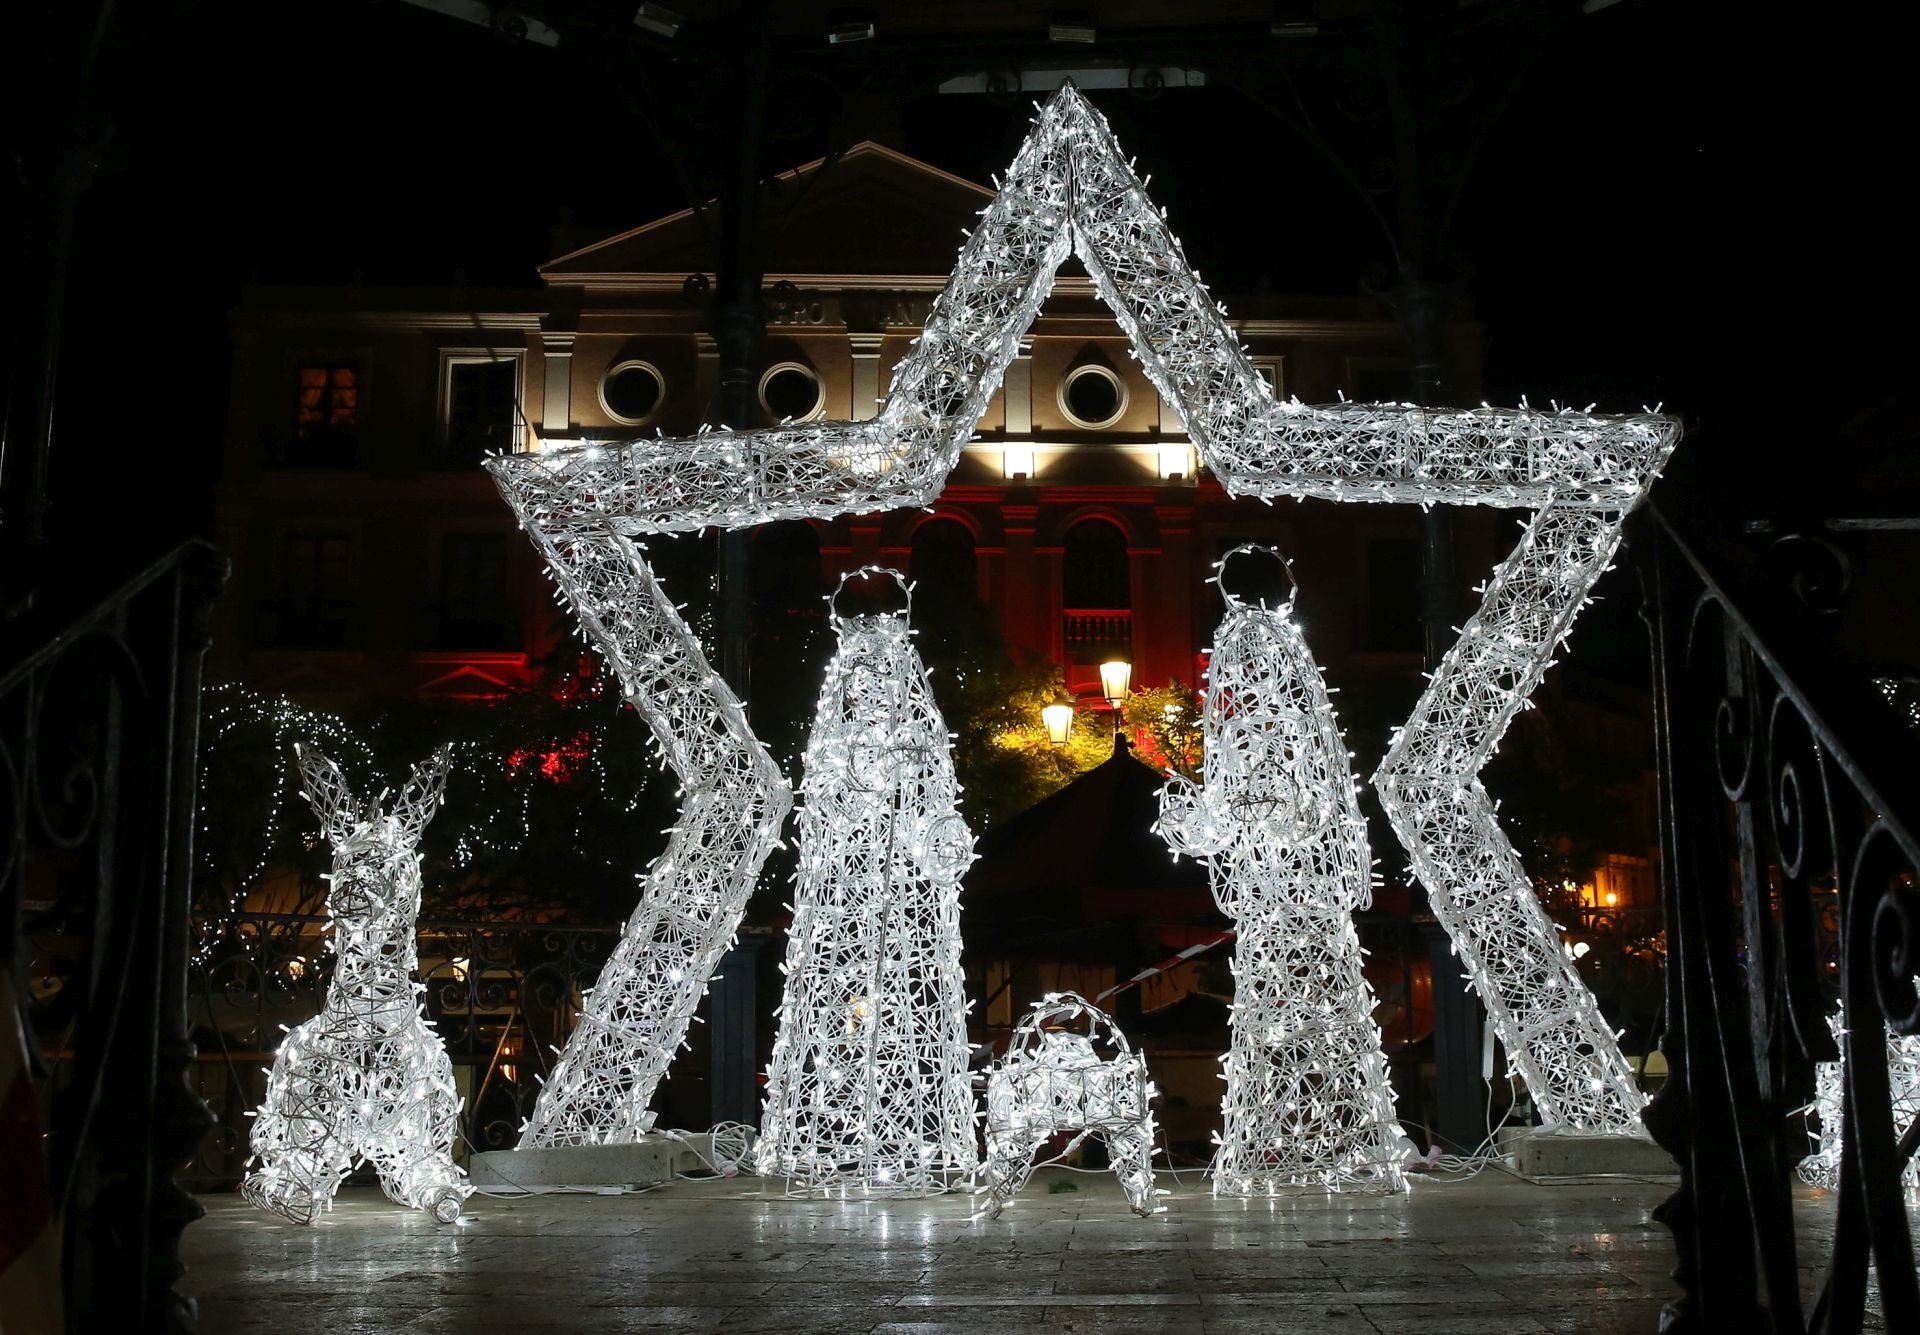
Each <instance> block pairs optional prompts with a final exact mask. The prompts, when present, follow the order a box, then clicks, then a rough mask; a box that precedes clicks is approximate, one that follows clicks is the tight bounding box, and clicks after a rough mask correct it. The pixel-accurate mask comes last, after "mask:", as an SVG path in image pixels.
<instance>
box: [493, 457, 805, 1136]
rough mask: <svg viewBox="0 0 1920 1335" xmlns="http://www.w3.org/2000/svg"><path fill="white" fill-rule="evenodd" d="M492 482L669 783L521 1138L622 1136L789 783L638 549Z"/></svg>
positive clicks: (749, 883)
mask: <svg viewBox="0 0 1920 1335" xmlns="http://www.w3.org/2000/svg"><path fill="white" fill-rule="evenodd" d="M503 490H505V491H506V492H507V497H508V500H509V501H511V502H512V503H513V504H514V508H515V509H516V511H518V512H519V514H520V516H521V520H522V523H523V524H524V525H525V526H526V527H527V528H528V529H529V530H530V531H531V532H532V533H533V535H534V540H535V542H536V543H538V544H539V545H540V547H541V549H542V550H543V552H544V553H545V555H546V557H547V567H548V569H549V570H550V571H551V572H552V573H553V576H554V578H555V580H556V581H557V582H558V584H559V586H560V590H561V594H562V597H563V598H564V599H565V600H566V601H568V602H570V603H571V604H572V606H573V609H574V612H575V614H576V615H577V616H578V617H579V618H580V623H581V625H582V627H583V628H584V629H585V631H586V633H587V636H588V638H589V639H590V640H591V641H592V642H593V644H594V646H595V648H597V649H598V650H599V651H600V653H601V654H602V655H603V656H604V657H605V659H606V661H607V663H608V665H609V666H610V667H611V668H612V669H613V672H614V674H615V676H616V677H617V678H618V679H619V681H620V685H621V689H622V691H623V692H624V693H625V695H626V698H627V699H628V700H629V701H630V702H632V704H633V706H634V708H635V709H637V710H638V711H639V712H640V715H641V717H643V718H644V719H645V720H646V722H647V727H648V728H649V729H650V730H651V732H652V735H653V739H654V742H655V744H656V745H657V746H658V747H659V748H660V751H661V754H662V757H663V758H664V759H665V761H666V763H667V764H668V765H669V766H670V767H671V768H672V769H673V772H674V774H675V775H676V776H677V777H678V778H679V780H680V784H681V808H680V818H679V820H678V821H676V822H675V824H674V826H673V828H672V830H671V831H670V833H669V838H668V840H667V847H666V850H665V851H664V852H662V853H661V854H660V856H659V857H657V858H655V859H654V861H653V865H652V866H651V867H649V868H648V869H647V874H646V876H645V877H644V878H643V882H642V889H641V897H640V904H639V907H638V908H636V909H635V910H634V912H633V916H632V917H631V918H630V919H629V920H628V921H627V925H626V929H625V930H624V931H623V932H622V934H621V937H620V943H619V945H618V946H616V947H615V949H614V952H613V955H612V957H611V958H609V959H608V961H607V963H606V966H605V967H604V968H602V969H601V971H600V977H599V979H598V981H596V982H595V984H594V986H593V988H592V989H591V990H590V991H589V992H588V993H587V995H586V1000H585V1009H584V1011H583V1013H582V1014H581V1016H580V1022H579V1025H578V1026H577V1027H576V1028H575V1030H574V1032H573V1036H572V1037H571V1038H570V1039H569V1040H568V1041H567V1046H566V1049H565V1050H564V1051H563V1052H562V1053H561V1056H560V1059H559V1061H558V1062H557V1063H556V1064H555V1066H554V1069H553V1073H552V1074H551V1076H549V1077H548V1079H547V1081H546V1084H545V1086H544V1088H542V1090H541V1092H540V1098H539V1100H538V1101H537V1103H536V1104H535V1105H534V1111H533V1116H532V1118H531V1119H530V1120H529V1122H528V1124H527V1127H526V1131H525V1134H524V1135H523V1136H522V1138H521V1143H522V1144H523V1145H529V1146H545V1145H601V1144H622V1143H629V1142H632V1141H634V1140H636V1139H638V1138H639V1137H640V1136H641V1135H643V1134H644V1133H645V1132H646V1131H647V1130H648V1129H649V1128H650V1127H651V1125H652V1117H651V1114H650V1113H648V1111H647V1104H648V1103H649V1102H650V1101H651V1100H652V1098H653V1092H654V1089H655V1088H656V1087H657V1086H658V1085H659V1083H660V1079H661V1077H662V1076H663V1075H665V1074H666V1070H667V1066H668V1064H669V1063H670V1062H671V1061H672V1059H673V1055H674V1053H675V1052H676V1051H678V1049H679V1048H680V1046H681V1044H682V1043H683V1042H684V1041H685V1037H686V1032H687V1026H688V1024H689V1023H691V1021H692V1019H693V1014H694V1011H695V1010H696V1009H697V1008H698V1007H699V1004H700V998H701V996H702V995H703V994H704V992H705V991H706V987H707V981H708V979H709V978H711V977H712V974H713V970H714V968H715V966H717V965H718V964H719V962H720V957H721V956H722V955H723V954H724V953H725V952H726V949H727V947H728V945H729V944H730V943H731V942H732V941H733V939H734V936H735V934H736V933H737V932H738V931H739V927H740V919H741V916H742V915H743V914H744V913H745V912H746V906H747V900H748V898H749V897H750V896H751V895H752V893H753V886H754V881H755V879H756V878H757V877H758V875H759V873H760V867H761V865H762V864H763V863H764V862H765V861H766V858H767V855H768V854H769V853H770V852H772V850H773V846H774V844H775V843H777V842H778V840H779V837H780V827H781V824H782V823H783V822H784V821H785V820H786V815H787V810H788V808H789V807H790V806H791V804H792V796H791V794H790V792H789V790H788V788H787V782H786V779H785V777H784V776H783V775H782V774H781V773H780V768H779V766H778V765H777V764H775V763H774V760H773V758H772V757H771V756H770V755H768V754H767V751H766V748H765V747H763V746H762V745H761V744H760V742H759V740H758V739H757V738H756V737H755V736H754V735H753V730H752V729H751V728H750V727H749V726H748V724H747V719H746V713H745V711H744V710H742V709H741V707H740V702H739V701H738V700H737V699H736V698H735V697H734V695H733V692H732V691H730V690H728V689H727V686H726V683H725V682H723V681H722V680H721V679H720V677H719V675H718V674H717V673H715V672H714V671H713V670H712V669H711V668H710V667H708V666H707V661H706V657H705V655H704V654H703V653H702V652H701V649H700V643H699V641H698V640H697V639H696V638H695V637H694V635H693V632H692V631H690V630H689V629H688V628H687V625H686V623H685V622H684V621H683V620H681V617H680V614H679V612H678V611H677V610H676V609H675V607H674V605H673V603H672V601H671V600H670V599H669V598H668V597H667V594H666V591H665V590H664V589H663V588H662V587H661V585H660V582H659V581H658V580H657V579H656V578H655V577H654V574H653V571H652V570H651V569H650V568H649V567H648V565H647V563H646V560H645V557H644V553H643V552H642V550H641V549H640V547H639V546H638V545H637V544H636V543H634V542H632V541H631V540H629V539H626V538H623V537H619V536H617V535H614V534H610V533H605V532H601V533H593V532H590V531H584V532H564V533H558V534H556V533H553V532H552V531H550V530H549V529H547V528H546V527H545V526H543V524H542V523H541V522H540V518H539V512H538V510H537V505H538V502H537V500H536V499H535V498H531V497H526V496H522V495H520V494H519V493H517V492H515V491H513V490H511V489H510V488H508V487H507V486H506V485H505V483H504V482H503Z"/></svg>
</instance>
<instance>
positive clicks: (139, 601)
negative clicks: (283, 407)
mask: <svg viewBox="0 0 1920 1335" xmlns="http://www.w3.org/2000/svg"><path fill="white" fill-rule="evenodd" d="M226 570H227V563H226V559H225V558H224V557H222V556H221V555H220V554H219V553H218V552H216V551H215V550H214V549H213V548H212V547H209V546H208V545H206V544H205V543H201V542H191V543H187V544H185V545H184V546H181V547H179V548H177V549H175V550H174V551H172V552H170V553H169V554H168V555H166V556H165V557H163V558H162V559H161V560H159V561H157V562H155V563H154V564H153V565H151V566H149V567H148V568H147V569H145V570H144V571H142V572H141V573H140V574H138V575H137V576H135V577H134V578H133V579H130V580H127V581H125V582H123V583H120V584H118V585H105V586H101V587H96V588H94V589H92V590H89V591H86V592H83V593H81V594H80V595H79V596H76V597H72V598H62V597H59V596H58V595H57V594H49V596H47V599H46V601H45V602H44V603H42V604H41V605H40V606H38V607H35V608H33V609H32V610H29V611H27V612H26V613H24V614H22V615H20V616H18V617H17V618H16V619H14V620H13V621H11V622H10V623H8V624H6V625H5V626H3V627H0V632H3V634H0V644H4V645H5V646H6V651H5V657H4V658H0V985H7V986H11V987H13V988H14V997H13V998H12V1000H13V1001H14V1002H15V1004H16V1005H17V1008H18V1009H19V1010H20V1011H21V1012H23V1013H24V1015H25V1017H26V1019H27V1023H28V1026H29V1032H30V1034H31V1036H32V1038H33V1039H35V1040H36V1042H35V1043H34V1045H33V1048H34V1050H33V1051H32V1052H31V1054H30V1060H31V1062H32V1063H33V1079H32V1084H33V1087H34V1093H35V1095H36V1099H37V1102H38V1103H39V1105H40V1109H41V1113H42V1116H43V1119H44V1125H45V1126H46V1128H47V1138H46V1141H45V1150H46V1156H45V1157H46V1163H45V1165H44V1167H43V1166H42V1165H41V1164H40V1163H37V1162H32V1161H30V1159H28V1158H22V1157H20V1155H19V1153H18V1152H17V1151H16V1153H15V1154H13V1155H10V1156H9V1160H8V1162H7V1163H6V1164H5V1165H4V1166H0V1183H4V1185H3V1186H0V1212H11V1211H14V1210H17V1209H18V1210H25V1209H29V1208H30V1207H31V1206H32V1202H33V1200H34V1198H35V1196H36V1194H37V1193H35V1192H34V1191H33V1190H31V1188H30V1186H29V1184H28V1181H27V1179H28V1177H29V1175H32V1176H33V1177H35V1178H43V1175H44V1178H50V1179H51V1181H50V1186H51V1190H52V1211H53V1215H52V1217H53V1218H54V1219H55V1220H57V1221H58V1223H59V1226H60V1227H61V1230H62V1233H63V1237H62V1248H61V1251H62V1271H63V1273H62V1276H61V1279H62V1288H63V1290H64V1293H65V1304H66V1320H67V1328H68V1329H69V1330H73V1331H96V1330H140V1331H182V1330H190V1329H192V1327H193V1323H194V1308H193V1303H192V1301H191V1300H190V1299H188V1298H185V1297H182V1296H181V1295H180V1294H178V1293H176V1292H175V1291H174V1288H173V1286H174V1283H175V1282H176V1281H177V1280H178V1279H179V1277H180V1275H181V1266H180V1260H179V1238H180V1231H181V1230H182V1229H183V1228H184V1227H185V1226H186V1225H187V1224H188V1223H190V1222H191V1221H192V1220H194V1219H196V1218H198V1217H199V1214H200V1208H199V1206H198V1205H197V1204H196V1203H195V1202H194V1200H193V1198H192V1197H191V1196H189V1195H187V1194H186V1193H185V1192H183V1191H182V1190H181V1189H180V1188H179V1186H178V1185H177V1184H176V1183H175V1180H174V1173H175V1170H176V1169H177V1168H178V1167H179V1165H180V1164H182V1163H183V1162H185V1161H186V1160H187V1159H188V1158H190V1157H191V1156H192V1155H193V1154H194V1152H195V1150H196V1147H197V1146H198V1144H199V1141H200V1137H201V1135H202V1133H203V1132H204V1131H205V1129H206V1126H207V1120H208V1118H207V1110H206V1108H205V1106H204V1105H202V1104H201V1103H200V1101H199V1100H198V1099H196V1098H194V1097H193V1096H192V1094H191V1093H190V1092H189V1090H188V1086H187V1080H186V1074H187V1070H188V1068H189V1067H190V1066H191V1064H192V1058H193V1051H192V1048H191V1046H190V1045H189V1043H188V1039H187V1025H186V1001H187V999H186V989H185V980H186V961H187V953H188V943H189V937H188V904H189V900H188V896H189V892H190V882H191V879H192V876H191V874H192V868H193V828H194V823H193V816H194V805H195V802H194V777H195V774H194V771H195V757H196V753H197V745H196V742H197V735H198V727H199V717H200V674H201V660H202V658H203V657H204V655H205V651H206V647H207V640H208V633H209V618H210V614H211V611H212V607H213V603H214V600H215V599H216V598H217V597H218V595H219V590H220V586H221V584H222V583H223V582H224V580H225V579H226ZM68 586H69V587H73V586H79V587H80V588H82V589H84V588H85V585H84V582H83V581H82V580H80V579H73V580H71V581H70V582H69V585H68ZM16 646H17V647H18V649H19V652H18V653H16V652H14V650H15V647H16ZM22 968H24V969H25V976H24V978H22V977H21V976H20V975H19V974H18V973H17V972H16V971H17V970H19V969H22ZM48 1052H51V1053H52V1054H53V1059H52V1060H48V1059H47V1056H46V1054H47V1053H48ZM10 1222H17V1223H19V1224H21V1225H22V1228H23V1231H24V1230H25V1229H30V1228H31V1227H32V1226H33V1225H34V1224H35V1223H38V1222H40V1221H36V1220H32V1219H25V1220H10ZM27 1236H30V1234H27Z"/></svg>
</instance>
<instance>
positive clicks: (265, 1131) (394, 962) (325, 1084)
mask: <svg viewBox="0 0 1920 1335" xmlns="http://www.w3.org/2000/svg"><path fill="white" fill-rule="evenodd" d="M299 755H300V775H301V781H302V784H303V786H304V788H305V790H306V795H307V798H308V800H309V801H310V802H312V804H313V807H314V810H315V811H316V812H318V813H319V815H320V818H321V824H322V826H323V827H324V829H325V832H326V836H327V838H328V840H329V841H330V842H331V843H332V844H333V849H334V854H333V872H332V875H331V876H330V877H329V880H330V881H331V886H330V888H329V891H328V895H327V907H328V910H329V913H330V916H331V920H332V928H333V943H334V953H335V955H336V964H335V967H334V974H333V980H332V982H331V983H330V984H329V986H328V988H327V998H326V1002H325V1004H324V1005H323V1006H322V1007H321V1011H320V1014H318V1015H316V1016H315V1017H314V1018H313V1019H311V1020H308V1021H307V1022H306V1023H305V1024H302V1025H300V1026H299V1027H297V1028H295V1029H293V1030H292V1031H290V1032H289V1033H288V1035H287V1038H286V1041H285V1042H283V1043H282V1044H281V1045H280V1051H279V1052H278V1053H277V1054H276V1055H275V1057H274V1062H273V1069H272V1070H271V1071H270V1072H269V1073H268V1076H267V1098H266V1102H265V1103H264V1104H262V1105H261V1107H260V1109H259V1111H258V1112H257V1113H256V1114H255V1117H254V1124H253V1136H252V1143H253V1153H254V1158H253V1162H252V1163H250V1164H249V1169H250V1171H249V1172H248V1174H247V1177H246V1180H245V1182H243V1183H242V1184H241V1192H242V1194H243V1195H244V1196H245V1197H246V1199H247V1200H248V1201H249V1202H251V1203H252V1204H254V1205H256V1206H258V1207H260V1208H261V1209H263V1210H272V1211H274V1212H275V1213H277V1214H281V1215H285V1216H286V1217H287V1218H288V1219H291V1220H293V1221H294V1222H295V1223H300V1224H310V1223H312V1222H313V1219H314V1216H315V1215H316V1214H318V1213H319V1212H320V1211H321V1210H324V1209H325V1208H326V1207H327V1204H328V1203H329V1202H330V1201H331V1200H332V1199H333V1194H334V1192H335V1191H336V1190H338V1188H339V1186H340V1181H341V1179H342V1178H344V1177H345V1176H346V1174H347V1172H348V1171H349V1170H350V1169H351V1167H352V1166H353V1163H354V1161H355V1160H356V1159H358V1158H363V1157H364V1158H365V1159H366V1160H368V1161H369V1162H370V1163H372V1164H373V1166H374V1168H375V1169H376V1170H377V1171H378V1173H379V1175H380V1186H381V1189H382V1190H383V1191H385V1192H386V1194H387V1197H388V1198H389V1199H390V1200H392V1201H394V1202H396V1203H397V1204H400V1205H405V1206H409V1207H411V1208H413V1209H416V1210H427V1211H430V1212H431V1213H432V1214H433V1216H434V1217H435V1218H436V1219H438V1220H440V1221H441V1222H442V1223H452V1222H453V1221H454V1220H455V1219H458V1218H459V1217H460V1203H461V1201H462V1200H464V1199H465V1198H466V1196H467V1193H468V1192H469V1191H470V1190H471V1188H469V1187H468V1186H467V1185H466V1175H465V1174H464V1173H462V1172H461V1170H460V1169H459V1167H458V1166H456V1165H455V1164H454V1162H453V1156H452V1149H453V1139H454V1135H455V1133H456V1132H457V1130H458V1121H459V1113H460V1097H459V1094H458V1093H457V1092H456V1090H455V1088H454V1084H453V1065H452V1063H451V1062H450V1061H449V1060H448V1059H447V1050H446V1048H445V1046H444V1045H443V1044H442V1043H441V1042H440V1036H439V1035H438V1034H436V1033H434V1031H433V1029H432V1027H431V1026H430V1025H429V1024H428V1023H427V1019H426V1016H425V1015H423V1014H422V1013H421V1011H420V1003H419V997H418V992H419V987H418V984H416V983H415V982H414V981H413V975H414V972H415V971H416V969H417V967H418V963H419V961H418V957H417V954H416V944H415V937H414V923H415V919H416V918H417V917H418V915H419V910H420V856H419V854H418V853H417V852H415V851H414V850H415V848H416V846H417V845H418V843H419V840H420V831H421V830H422V829H423V828H425V826H426V823H427V821H428V820H430V819H431V818H432V816H433V812H434V810H435V809H436V808H437V807H438V806H439V803H440V798H441V793H442V791H443V789H444V787H445V784H446V775H447V763H448V759H449V753H448V752H447V751H446V750H445V749H444V748H443V749H442V750H441V751H440V752H438V753H437V754H436V755H435V756H434V758H433V759H432V760H430V761H428V762H427V764H425V765H423V766H421V767H419V768H418V769H416V770H415V771H414V775H413V779H412V781H411V782H409V783H408V785H407V787H406V788H405V789H404V790H402V792H401V794H400V797H399V799H398V800H397V801H396V802H395V804H394V808H393V811H392V814H390V815H389V814H382V812H381V811H380V799H375V800H374V801H373V802H370V803H367V804H365V805H362V804H359V803H356V802H355V801H354V800H353V797H352V795H351V794H350V793H349V792H348V790H347V785H346V781H345V779H344V778H343V777H342V776H341V774H340V771H339V769H338V768H337V767H336V766H335V765H334V764H333V762H332V761H330V760H327V759H326V758H325V757H324V756H320V755H318V754H317V753H315V752H312V751H310V750H306V749H302V750H301V751H300V752H299ZM383 797H384V795H383Z"/></svg>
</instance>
